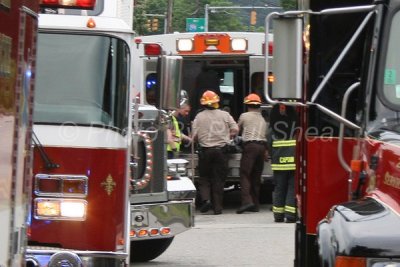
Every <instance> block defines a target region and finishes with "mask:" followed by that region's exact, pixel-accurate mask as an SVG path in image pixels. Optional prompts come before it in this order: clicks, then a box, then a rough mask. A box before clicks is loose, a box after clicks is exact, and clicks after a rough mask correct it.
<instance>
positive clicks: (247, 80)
mask: <svg viewBox="0 0 400 267" xmlns="http://www.w3.org/2000/svg"><path fill="white" fill-rule="evenodd" d="M272 37H273V36H272V34H271V35H270V41H271V42H269V43H268V44H267V45H266V44H265V38H264V34H263V33H254V32H203V33H202V32H199V33H173V34H164V35H150V36H139V37H137V38H135V40H134V42H135V43H136V44H137V46H136V49H137V52H136V53H135V55H134V61H135V62H137V68H138V70H139V71H137V72H135V75H136V78H135V81H134V83H135V87H136V88H138V89H139V90H140V93H141V94H142V95H144V98H145V100H146V102H147V103H152V102H154V98H155V96H156V97H157V93H156V92H157V88H158V83H159V82H160V83H162V77H165V74H162V73H160V72H159V68H158V67H157V66H158V65H157V58H158V56H159V55H160V54H166V55H173V56H180V57H182V59H183V63H182V76H181V77H176V76H175V77H176V79H178V80H179V83H180V85H181V89H182V93H183V94H182V95H183V97H185V98H187V99H188V100H189V104H190V106H191V112H190V119H191V120H193V119H194V116H195V115H196V114H197V112H198V111H199V109H200V108H201V106H200V97H201V94H202V92H203V90H204V88H208V89H213V90H215V91H216V92H217V93H218V94H219V95H220V98H221V108H222V109H224V110H227V111H228V112H230V114H231V115H232V116H233V117H234V119H235V120H237V119H238V118H239V116H240V114H241V113H243V112H244V111H245V106H244V104H243V98H244V97H245V96H246V95H247V94H249V93H250V92H255V93H259V94H260V96H263V93H262V87H263V78H264V72H263V71H264V58H265V54H264V47H266V48H267V51H268V52H272ZM267 58H269V59H271V57H269V56H267ZM270 69H271V68H270ZM206 77H207V78H206ZM272 78H273V77H272V75H270V77H269V79H270V82H272ZM163 80H165V79H163ZM266 113H267V112H266ZM189 126H190V125H189ZM188 128H189V129H190V127H188ZM186 134H190V132H188V133H186ZM195 150H196V149H195V147H191V146H190V145H189V144H183V145H182V146H181V153H180V157H181V158H183V159H186V160H187V161H188V163H189V164H188V166H189V176H190V177H192V178H193V180H194V181H197V178H198V170H197V162H198V157H197V154H196V153H194V152H195ZM240 156H241V153H233V154H230V160H229V173H228V178H227V180H226V188H237V187H238V185H239V181H240V179H239V167H240ZM262 178H263V189H265V190H268V191H269V193H270V192H271V189H272V186H271V178H272V172H271V168H270V164H269V163H268V162H267V163H266V164H265V166H264V171H263V175H262ZM268 195H269V196H270V194H265V195H264V196H266V199H265V200H263V201H268V199H267V198H268Z"/></svg>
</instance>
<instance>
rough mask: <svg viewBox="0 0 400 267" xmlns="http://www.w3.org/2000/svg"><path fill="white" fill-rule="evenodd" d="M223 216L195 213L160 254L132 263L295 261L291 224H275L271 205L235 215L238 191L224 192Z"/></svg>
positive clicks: (281, 265)
mask: <svg viewBox="0 0 400 267" xmlns="http://www.w3.org/2000/svg"><path fill="white" fill-rule="evenodd" d="M224 203H225V204H224V210H223V214H222V215H213V214H212V212H210V213H209V214H201V213H200V212H199V211H197V212H196V216H195V227H194V228H192V229H190V230H189V231H186V232H184V233H181V234H179V235H177V236H176V237H175V239H174V241H173V242H172V244H171V246H170V247H169V248H168V249H167V251H165V252H164V253H163V254H162V255H161V256H159V257H158V258H156V259H154V260H153V261H150V262H147V263H134V264H131V266H141V267H144V266H146V267H152V266H165V267H175V266H199V267H200V266H202V267H217V266H241V267H242V266H244V267H288V266H293V260H294V224H286V223H275V222H274V221H273V216H272V212H271V211H270V207H271V204H264V205H262V207H261V211H260V212H252V213H243V214H236V209H237V208H238V207H239V204H240V203H239V192H238V191H235V192H228V193H226V194H225V201H224Z"/></svg>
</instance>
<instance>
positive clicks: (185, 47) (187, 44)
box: [176, 39, 194, 52]
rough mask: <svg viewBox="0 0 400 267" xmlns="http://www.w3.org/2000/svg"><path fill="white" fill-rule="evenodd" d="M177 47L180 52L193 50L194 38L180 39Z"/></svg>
mask: <svg viewBox="0 0 400 267" xmlns="http://www.w3.org/2000/svg"><path fill="white" fill-rule="evenodd" d="M176 47H177V49H176V50H178V51H179V52H188V51H193V48H194V47H193V39H178V40H177V41H176Z"/></svg>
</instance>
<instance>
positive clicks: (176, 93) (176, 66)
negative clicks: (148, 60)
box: [160, 56, 183, 110]
mask: <svg viewBox="0 0 400 267" xmlns="http://www.w3.org/2000/svg"><path fill="white" fill-rule="evenodd" d="M182 61H183V59H182V57H180V56H162V57H161V64H160V67H161V70H160V73H161V77H160V108H161V109H166V110H171V109H176V108H178V107H179V100H180V87H181V77H182Z"/></svg>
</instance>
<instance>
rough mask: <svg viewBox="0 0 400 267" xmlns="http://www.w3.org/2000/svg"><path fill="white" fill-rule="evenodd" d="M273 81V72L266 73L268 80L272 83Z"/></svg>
mask: <svg viewBox="0 0 400 267" xmlns="http://www.w3.org/2000/svg"><path fill="white" fill-rule="evenodd" d="M274 81H275V77H274V75H273V74H268V82H269V83H273V82H274Z"/></svg>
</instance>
